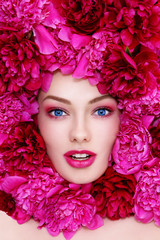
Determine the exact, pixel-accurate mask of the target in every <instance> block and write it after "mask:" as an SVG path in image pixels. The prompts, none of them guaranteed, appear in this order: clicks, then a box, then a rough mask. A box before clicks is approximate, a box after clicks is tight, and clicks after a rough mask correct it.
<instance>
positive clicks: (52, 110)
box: [47, 108, 68, 118]
mask: <svg viewBox="0 0 160 240" xmlns="http://www.w3.org/2000/svg"><path fill="white" fill-rule="evenodd" d="M56 111H57V112H58V111H59V114H60V113H61V114H63V113H65V115H57V116H56V114H55V112H56ZM47 112H48V114H49V116H50V117H53V118H62V117H65V116H66V115H68V113H67V112H66V111H64V110H63V109H61V108H54V109H51V110H48V111H47ZM53 112H54V114H52V113H53ZM57 114H58V113H57Z"/></svg>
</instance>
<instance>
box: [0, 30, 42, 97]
mask: <svg viewBox="0 0 160 240" xmlns="http://www.w3.org/2000/svg"><path fill="white" fill-rule="evenodd" d="M0 30H1V31H0V50H1V51H0V74H1V76H2V80H3V82H4V84H5V85H6V88H7V90H8V91H10V92H12V91H15V92H17V91H18V90H19V89H20V88H22V87H23V86H24V87H25V88H26V89H27V90H32V91H35V90H37V89H39V88H40V87H41V81H42V80H41V75H40V66H39V62H38V61H39V58H40V57H39V55H40V54H39V52H38V48H37V46H36V45H35V43H34V42H32V41H31V40H29V39H28V38H27V37H26V36H25V34H23V33H22V32H20V31H17V30H15V29H11V28H1V29H0ZM3 92H4V90H2V93H3ZM0 93H1V90H0Z"/></svg>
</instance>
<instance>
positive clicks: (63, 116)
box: [38, 71, 120, 184]
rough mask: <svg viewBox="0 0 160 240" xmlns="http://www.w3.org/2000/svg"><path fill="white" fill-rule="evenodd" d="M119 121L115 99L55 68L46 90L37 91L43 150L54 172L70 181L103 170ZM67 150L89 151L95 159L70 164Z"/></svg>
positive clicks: (89, 177)
mask: <svg viewBox="0 0 160 240" xmlns="http://www.w3.org/2000/svg"><path fill="white" fill-rule="evenodd" d="M57 109H58V110H57ZM119 121H120V120H119V111H118V108H117V102H116V100H115V99H114V98H112V97H111V96H109V95H107V94H106V95H103V96H102V95H101V94H100V93H99V92H98V90H97V88H96V86H91V85H90V84H89V82H88V81H87V80H77V79H74V78H73V77H72V76H71V75H62V74H61V72H59V71H57V72H56V73H55V74H54V76H53V80H52V83H51V86H50V88H49V90H48V92H47V93H45V92H42V91H41V92H40V94H39V115H38V125H39V129H40V133H41V135H42V137H43V139H44V141H45V144H46V148H47V153H48V155H49V157H50V159H51V161H52V162H53V164H54V166H55V168H56V170H57V171H58V173H59V174H60V175H61V176H62V177H63V178H65V179H66V180H68V181H70V182H74V183H78V184H84V183H89V182H92V181H94V180H96V179H97V178H99V177H100V176H101V175H102V174H103V173H104V172H105V170H106V168H107V167H108V161H109V156H110V153H111V150H112V147H113V144H114V142H115V139H116V135H117V133H118V130H119ZM71 150H89V151H92V152H94V153H95V154H96V159H95V161H94V162H93V164H92V165H91V166H88V167H85V168H75V167H72V166H70V165H69V164H68V163H67V161H66V160H65V158H64V154H65V153H66V152H68V151H71Z"/></svg>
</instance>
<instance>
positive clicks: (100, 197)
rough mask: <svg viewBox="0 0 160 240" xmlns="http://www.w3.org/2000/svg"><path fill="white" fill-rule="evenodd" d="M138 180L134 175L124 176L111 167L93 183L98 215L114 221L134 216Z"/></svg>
mask: <svg viewBox="0 0 160 240" xmlns="http://www.w3.org/2000/svg"><path fill="white" fill-rule="evenodd" d="M135 186H136V180H135V178H134V176H133V175H126V176H125V175H122V174H119V173H117V172H116V171H115V170H114V169H113V168H112V167H109V168H108V169H107V171H106V172H105V175H104V176H102V177H100V178H99V179H98V180H96V181H95V182H94V183H93V186H92V195H93V197H94V198H95V201H96V206H97V213H98V214H100V215H101V216H102V217H108V218H110V219H112V220H116V219H119V218H125V217H127V216H130V215H132V214H133V211H132V208H133V206H134V201H133V196H134V192H135Z"/></svg>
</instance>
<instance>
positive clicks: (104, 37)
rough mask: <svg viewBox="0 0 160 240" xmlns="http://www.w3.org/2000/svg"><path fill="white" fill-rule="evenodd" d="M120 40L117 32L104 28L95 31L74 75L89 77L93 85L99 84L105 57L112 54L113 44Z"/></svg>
mask: <svg viewBox="0 0 160 240" xmlns="http://www.w3.org/2000/svg"><path fill="white" fill-rule="evenodd" d="M118 41H119V35H118V34H117V33H115V32H110V31H107V30H102V31H99V32H96V33H94V34H93V35H92V39H91V41H90V42H89V44H87V45H86V47H85V50H84V54H83V55H82V57H81V59H80V61H79V62H78V64H77V67H76V70H75V71H74V74H73V76H74V77H76V78H89V81H90V83H91V84H92V85H95V84H97V83H98V82H99V78H100V72H101V70H102V69H103V65H104V63H105V59H106V58H107V57H108V54H110V48H111V49H112V46H113V44H117V43H118Z"/></svg>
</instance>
